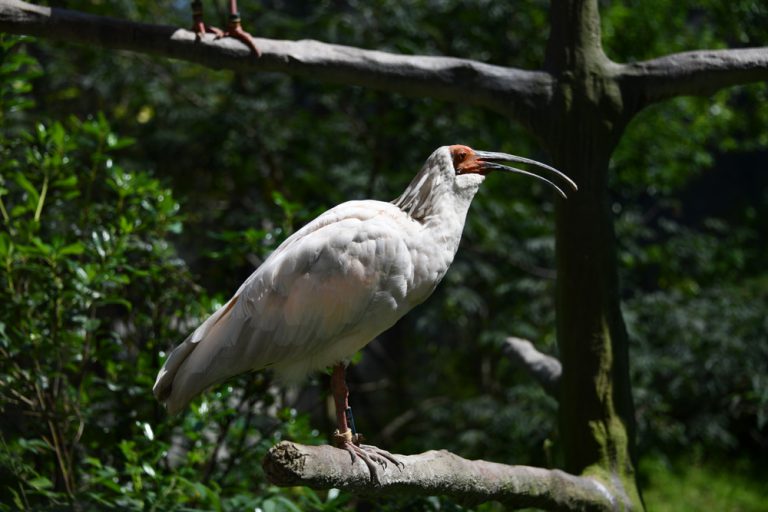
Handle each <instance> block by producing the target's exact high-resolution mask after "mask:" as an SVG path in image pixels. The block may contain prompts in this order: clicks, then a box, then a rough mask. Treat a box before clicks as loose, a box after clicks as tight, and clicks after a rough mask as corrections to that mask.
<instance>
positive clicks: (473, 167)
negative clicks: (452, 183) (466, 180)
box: [448, 144, 488, 175]
mask: <svg viewBox="0 0 768 512" xmlns="http://www.w3.org/2000/svg"><path fill="white" fill-rule="evenodd" d="M448 149H449V150H450V152H451V158H452V159H453V168H454V169H455V170H456V174H470V173H473V174H483V175H485V174H487V172H488V171H487V170H486V169H484V168H483V163H484V162H483V161H482V160H480V159H479V158H478V157H477V154H476V153H475V151H474V150H473V149H472V148H470V147H468V146H462V145H461V144H455V145H453V146H450V147H449V148H448Z"/></svg>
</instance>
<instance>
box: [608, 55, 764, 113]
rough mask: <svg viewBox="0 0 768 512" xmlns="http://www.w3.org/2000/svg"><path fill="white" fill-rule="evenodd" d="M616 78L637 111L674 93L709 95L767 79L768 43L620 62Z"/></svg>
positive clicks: (679, 94) (680, 94) (670, 96)
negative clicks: (627, 62)
mask: <svg viewBox="0 0 768 512" xmlns="http://www.w3.org/2000/svg"><path fill="white" fill-rule="evenodd" d="M616 78H617V80H618V81H619V84H620V86H621V88H622V91H623V93H624V97H625V98H626V99H627V100H628V101H629V102H631V103H630V104H629V105H628V106H630V108H634V109H635V111H637V110H640V109H641V108H643V107H645V106H647V105H649V104H651V103H654V102H657V101H662V100H665V99H668V98H672V97H674V96H690V95H702V96H707V95H710V94H713V93H715V92H716V91H718V90H720V89H723V88H725V87H729V86H732V85H738V84H746V83H750V82H758V81H761V80H768V47H762V48H744V49H732V50H701V51H694V52H684V53H675V54H672V55H667V56H665V57H660V58H658V59H652V60H647V61H643V62H636V63H633V64H626V65H623V66H620V71H619V73H618V75H617V77H616Z"/></svg>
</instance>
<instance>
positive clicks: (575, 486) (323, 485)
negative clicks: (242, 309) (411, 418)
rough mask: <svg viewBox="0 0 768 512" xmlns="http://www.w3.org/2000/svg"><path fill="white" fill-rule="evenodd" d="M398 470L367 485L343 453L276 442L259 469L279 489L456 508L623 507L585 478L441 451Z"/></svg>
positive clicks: (406, 458) (361, 469)
mask: <svg viewBox="0 0 768 512" xmlns="http://www.w3.org/2000/svg"><path fill="white" fill-rule="evenodd" d="M395 457H397V459H398V460H400V461H401V462H402V463H403V467H402V468H397V467H395V466H394V465H392V464H390V465H389V466H387V467H386V468H382V469H381V470H380V472H379V479H380V482H379V483H374V482H372V481H371V477H370V473H369V472H368V468H367V467H366V466H365V464H364V463H363V461H361V460H359V459H358V460H357V461H356V462H354V463H353V462H351V460H350V455H349V453H348V452H347V451H345V450H340V449H338V448H334V447H332V446H304V445H299V444H295V443H290V442H286V441H284V442H282V443H280V444H278V445H276V446H274V447H272V448H271V449H270V451H269V452H268V453H267V456H266V457H265V459H264V462H263V466H264V470H265V471H266V473H267V477H268V478H269V480H270V481H271V482H272V483H274V484H276V485H280V486H294V485H306V486H309V487H312V488H315V489H331V488H336V489H343V490H346V491H351V492H354V493H357V494H374V495H376V494H377V495H391V496H400V495H402V494H404V493H407V494H412V495H413V494H416V495H422V496H433V495H446V496H450V497H452V498H454V499H456V500H458V501H460V502H462V503H468V504H472V503H480V502H484V501H499V502H501V503H503V504H505V505H507V506H509V507H510V508H524V507H538V508H544V509H547V510H566V511H567V510H600V511H604V510H616V509H617V508H619V507H618V506H617V505H618V504H619V503H621V502H623V501H624V500H623V499H619V498H617V497H616V496H613V495H612V493H611V491H609V490H608V488H607V487H606V486H605V485H603V484H602V483H600V482H598V481H597V480H595V479H593V478H590V477H580V476H573V475H569V474H567V473H564V472H563V471H559V470H556V469H555V470H549V469H543V468H535V467H529V466H507V465H504V464H497V463H495V462H487V461H483V460H467V459H463V458H461V457H459V456H458V455H454V454H452V453H450V452H447V451H445V450H441V451H430V452H426V453H422V454H419V455H396V456H395Z"/></svg>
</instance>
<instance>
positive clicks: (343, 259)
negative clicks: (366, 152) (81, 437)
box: [154, 147, 483, 413]
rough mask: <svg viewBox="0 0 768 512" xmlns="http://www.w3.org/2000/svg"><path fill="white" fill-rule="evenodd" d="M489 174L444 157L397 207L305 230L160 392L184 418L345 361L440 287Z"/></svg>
mask: <svg viewBox="0 0 768 512" xmlns="http://www.w3.org/2000/svg"><path fill="white" fill-rule="evenodd" d="M482 179H483V177H482V176H481V175H479V174H470V175H458V174H457V173H456V172H455V171H454V167H453V162H452V159H451V155H450V152H449V149H448V147H442V148H439V149H438V150H437V151H435V152H434V153H433V154H432V155H431V156H430V158H429V159H428V160H427V162H426V164H425V165H424V167H423V168H422V170H421V171H420V172H419V173H418V174H417V176H416V177H415V178H414V179H413V181H412V182H411V185H410V186H409V187H408V188H407V189H406V191H405V192H404V193H403V195H402V196H400V197H399V198H398V199H397V200H395V201H394V202H393V203H384V202H380V201H372V200H368V201H350V202H347V203H343V204H341V205H339V206H336V207H335V208H332V209H331V210H328V211H327V212H325V213H324V214H322V215H320V216H319V217H317V218H316V219H315V220H313V221H312V222H310V223H309V224H307V225H306V226H304V227H303V228H302V229H300V230H298V231H297V232H296V233H294V234H293V235H292V236H291V237H289V238H288V239H287V240H286V241H285V242H283V244H282V245H280V247H278V248H277V249H276V250H275V251H274V252H273V253H272V254H271V255H270V257H269V258H267V260H266V261H265V262H264V263H263V264H262V265H261V266H260V267H259V268H258V269H256V271H255V272H254V273H253V274H252V275H251V276H250V277H249V278H248V279H247V280H246V281H245V283H243V285H242V286H241V287H240V289H239V290H238V291H237V292H236V293H235V295H234V296H233V297H232V299H231V300H230V301H229V302H228V303H227V304H225V305H224V306H223V307H222V308H220V309H219V310H218V311H216V312H215V313H214V314H213V315H211V317H209V318H208V319H207V320H206V321H205V322H204V323H203V324H202V325H201V326H200V327H199V328H198V329H197V330H195V332H194V333H192V334H191V335H190V337H189V338H187V340H185V341H184V342H183V343H182V344H181V345H179V346H178V347H177V348H176V349H175V350H174V351H173V352H172V353H171V355H170V356H169V357H168V360H167V361H166V363H165V365H164V366H163V368H162V369H161V371H160V373H159V375H158V378H157V381H156V383H155V387H154V392H155V394H156V395H157V396H158V398H159V399H161V400H163V401H165V403H166V405H167V407H168V410H169V411H170V412H171V413H174V412H176V411H178V410H180V409H181V408H182V407H184V406H185V405H186V404H187V403H188V402H189V401H190V400H191V399H192V398H194V396H196V395H197V394H199V393H200V392H202V391H203V390H205V389H206V388H208V387H210V386H211V385H213V384H215V383H217V382H220V381H222V380H224V379H226V378H228V377H231V376H233V375H236V374H239V373H243V372H246V371H249V370H254V369H259V368H264V367H272V368H274V369H275V371H276V373H277V374H278V376H279V377H281V378H282V379H283V380H286V381H295V380H298V379H300V378H302V377H304V376H305V375H306V374H307V373H308V372H310V371H312V370H316V369H321V368H324V367H327V366H330V365H332V364H334V363H336V362H338V361H340V360H343V359H345V358H347V357H349V356H351V355H352V354H354V352H355V351H357V350H359V349H360V348H362V347H363V346H364V345H366V344H367V343H368V342H370V341H371V340H372V339H373V338H374V337H375V336H377V335H378V334H379V333H381V332H382V331H384V330H386V329H387V328H389V327H390V326H392V325H393V324H394V323H395V322H396V321H397V320H398V319H399V318H400V317H401V316H403V315H404V314H405V313H406V312H407V311H409V310H410V309H411V308H413V307H414V306H416V305H417V304H419V303H421V302H422V301H423V300H424V299H426V298H427V297H428V296H429V295H430V294H431V293H432V291H433V290H434V288H435V286H436V285H437V284H438V283H439V281H440V280H441V279H442V277H443V275H445V272H446V271H447V269H448V267H449V265H450V264H451V262H452V260H453V257H454V255H455V253H456V249H457V248H458V244H459V240H460V238H461V231H462V229H463V226H464V220H465V217H466V213H467V209H468V208H469V204H470V202H471V200H472V197H473V196H474V194H475V192H476V191H477V188H478V187H479V185H480V183H481V182H482Z"/></svg>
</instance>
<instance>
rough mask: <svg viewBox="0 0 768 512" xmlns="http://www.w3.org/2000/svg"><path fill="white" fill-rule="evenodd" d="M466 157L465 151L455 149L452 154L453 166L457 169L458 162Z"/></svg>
mask: <svg viewBox="0 0 768 512" xmlns="http://www.w3.org/2000/svg"><path fill="white" fill-rule="evenodd" d="M466 159H467V152H466V151H456V152H455V153H454V154H453V167H454V168H456V169H458V166H459V164H461V163H462V162H463V161H464V160H466Z"/></svg>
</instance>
